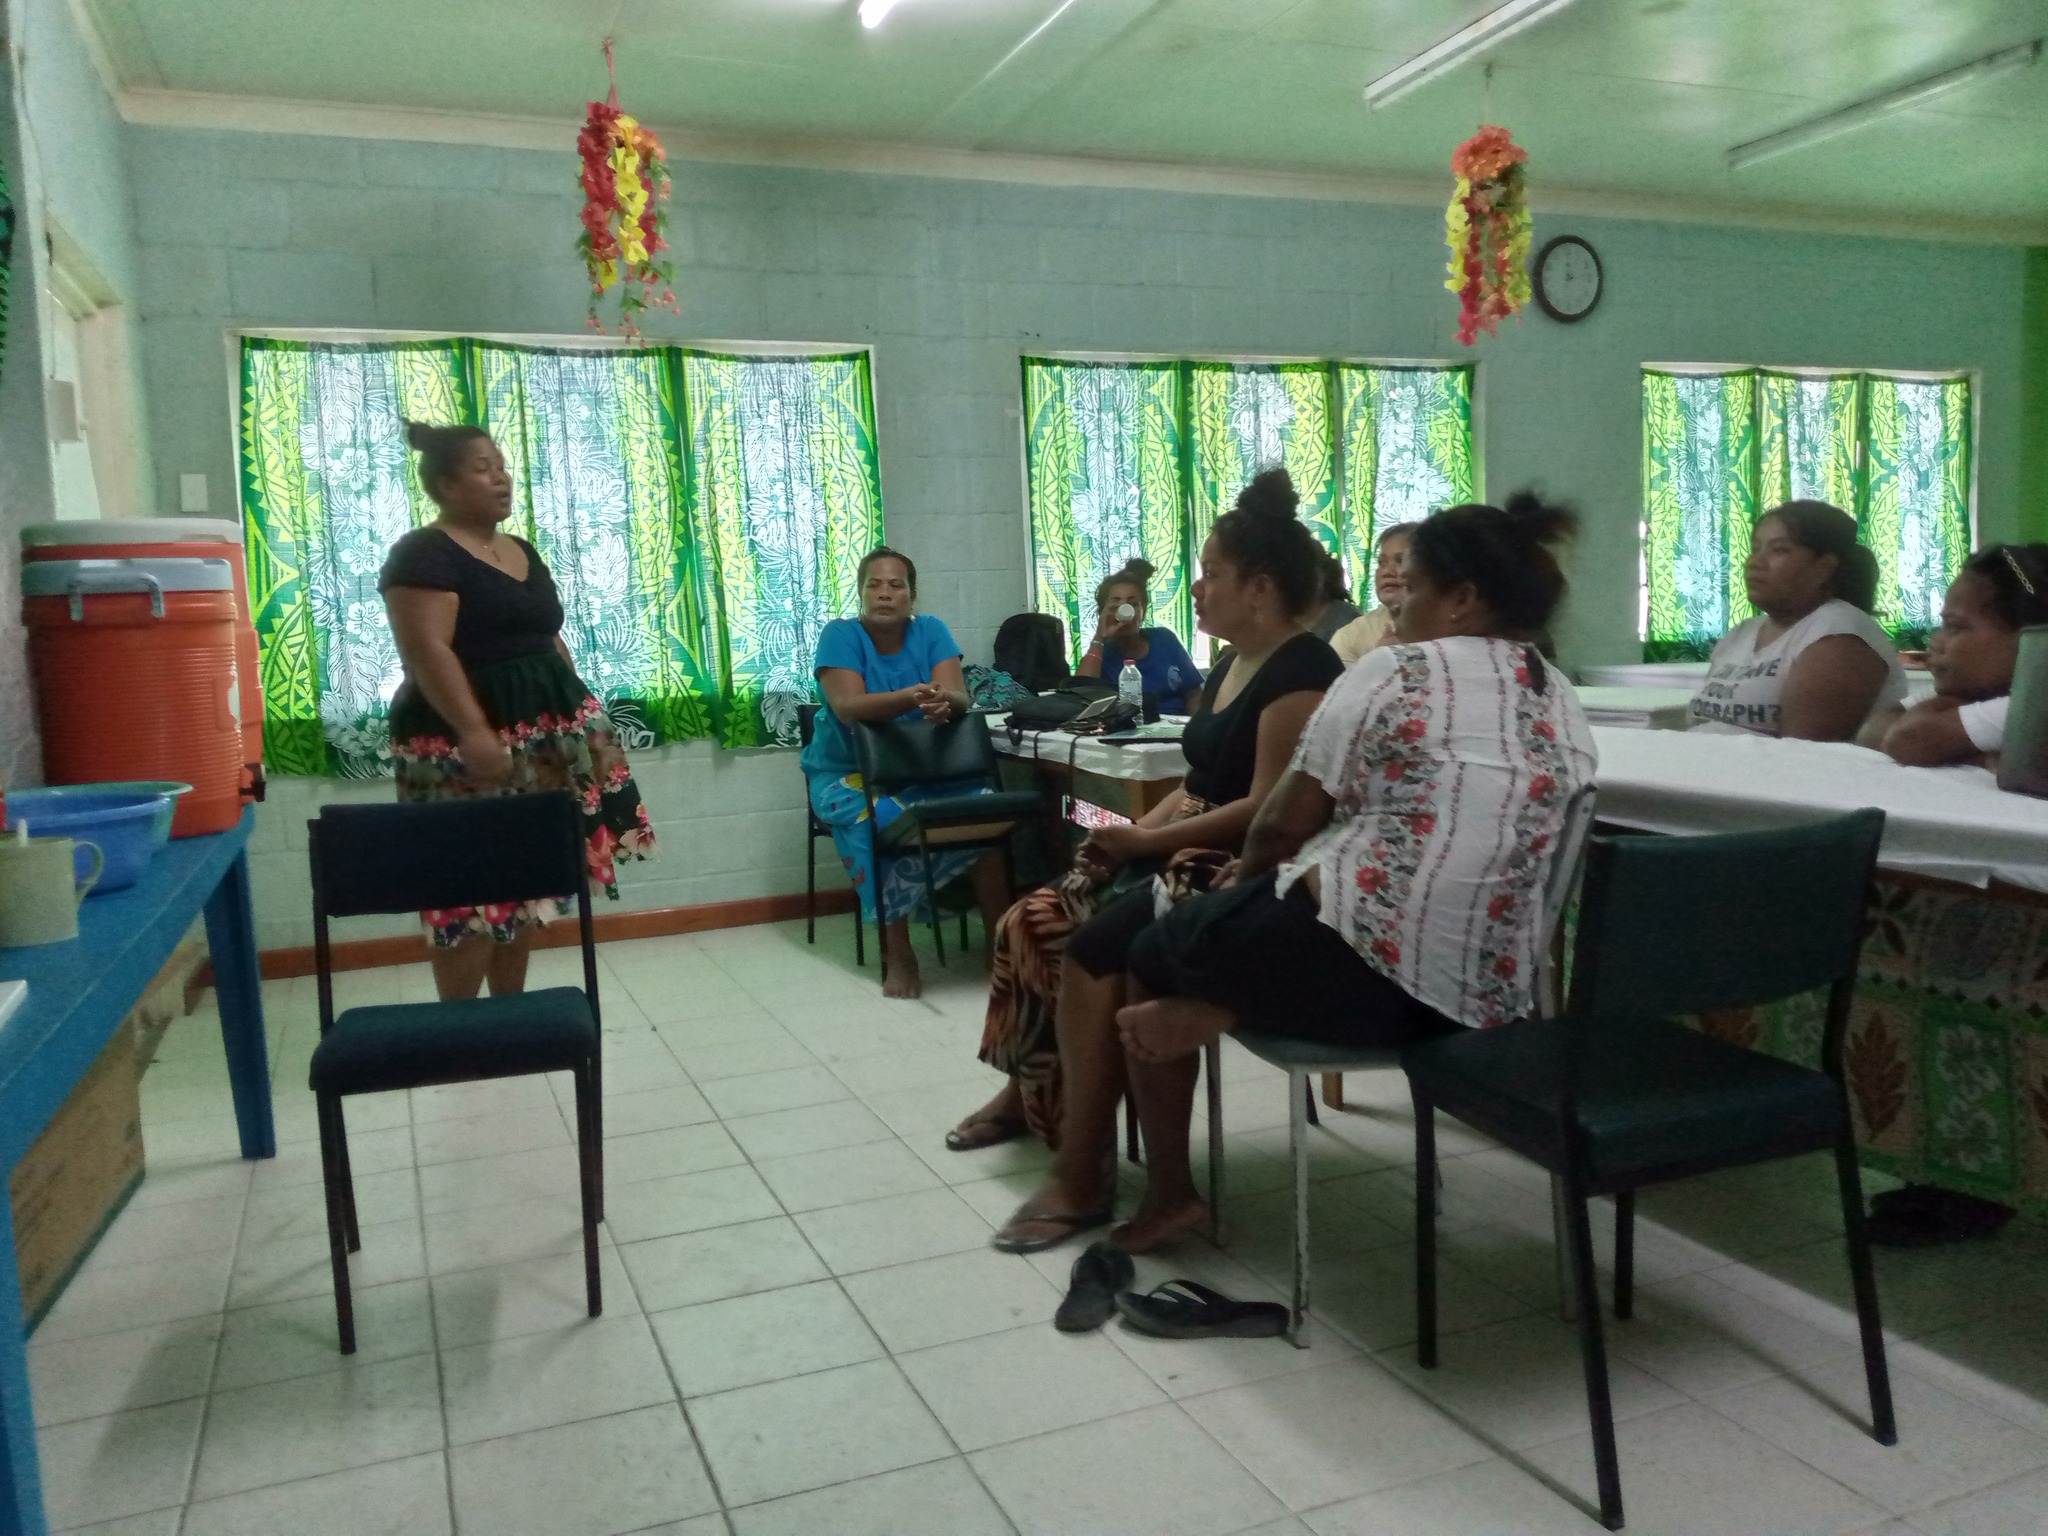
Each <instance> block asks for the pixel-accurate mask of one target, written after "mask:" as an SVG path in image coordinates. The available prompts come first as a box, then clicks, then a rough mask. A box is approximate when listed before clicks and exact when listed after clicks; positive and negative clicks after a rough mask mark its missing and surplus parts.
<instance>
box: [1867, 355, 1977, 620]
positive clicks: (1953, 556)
mask: <svg viewBox="0 0 2048 1536" xmlns="http://www.w3.org/2000/svg"><path fill="white" fill-rule="evenodd" d="M1866 388H1867V389H1868V391H1869V404H1868V407H1867V420H1868V433H1867V437H1866V448H1865V472H1864V473H1865V481H1864V501H1863V505H1862V507H1861V508H1860V509H1859V511H1860V517H1859V521H1860V522H1861V523H1862V527H1863V542H1864V543H1866V544H1868V545H1869V546H1870V547H1871V549H1872V550H1874V551H1875V552H1876V554H1877V619H1878V622H1879V623H1880V624H1882V625H1884V626H1885V628H1886V629H1888V630H1890V631H1891V632H1892V634H1893V635H1894V636H1896V637H1897V638H1898V640H1899V643H1900V644H1901V645H1905V646H1907V647H1908V648H1909V649H1918V648H1920V647H1922V646H1924V645H1925V644H1926V643H1927V632H1928V631H1929V630H1930V629H1933V628H1934V627H1935V626H1936V625H1938V624H1940V623H1941V600H1942V597H1943V595H1944V594H1945V593H1946V592H1947V590H1948V584H1949V582H1950V580H1952V579H1953V578H1954V576H1955V573H1956V572H1957V571H1959V570H1960V569H1962V564H1963V559H1964V557H1965V556H1967V555H1968V554H1969V552H1970V461H1971V441H1970V381H1969V380H1968V379H1888V378H1883V377H1880V376H1876V375H1873V376H1871V377H1870V378H1869V380H1868V381H1867V384H1866Z"/></svg>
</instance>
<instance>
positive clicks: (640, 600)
mask: <svg viewBox="0 0 2048 1536" xmlns="http://www.w3.org/2000/svg"><path fill="white" fill-rule="evenodd" d="M241 392H242V420H241V428H242V431H241V458H242V499H243V509H244V518H245V522H246V524H247V530H248V557H249V583H250V601H251V603H252V604H253V606H254V608H255V614H254V618H255V622H256V631H257V639H258V642H259V646H260V650H261V666H262V672H263V690H264V716H265V721H264V725H265V731H264V748H265V757H266V759H267V761H268V763H269V766H270V767H271V769H272V771H274V772H277V773H299V774H338V775H348V776H367V775H373V774H378V773H382V772H385V771H388V769H389V767H390V763H391V754H390V737H389V729H388V726H387V724H386V709H387V706H388V702H389V700H390V697H391V694H392V691H393V690H394V689H395V688H396V687H397V684H398V681H399V679H400V677H401V675H402V671H403V669H402V667H401V664H400V662H399V659H398V653H397V648H396V646H395V645H394V644H393V642H392V639H391V633H390V629H389V627H388V625H387V624H386V623H385V619H384V610H383V603H382V600H381V599H380V598H379V597H378V594H377V573H378V570H379V568H380V567H381V566H382V564H383V561H384V554H385V551H386V550H388V549H389V548H390V546H391V544H392V542H393V541H394V540H395V539H397V538H398V537H399V536H400V535H401V534H403V533H405V532H406V531H407V530H409V529H411V528H415V527H418V526H420V525H421V524H423V523H425V522H427V521H429V520H431V518H432V517H433V515H434V512H433V506H432V503H431V502H429V501H428V500H427V498H426V496H425V494H424V492H423V491H422V490H421V488H420V485H419V481H418V476H417V474H416V472H415V470H414V467H413V464H412V462H411V461H412V456H411V455H410V454H409V453H408V452H407V451H406V448H405V443H404V437H403V431H402V428H401V425H400V423H401V422H402V421H403V420H405V419H406V418H412V419H415V420H423V421H434V422H470V423H474V424H476V425H478V426H482V427H484V428H486V429H487V430H488V431H489V432H490V433H491V435H492V436H493V437H494V438H496V439H497V441H498V444H499V446H500V447H501V448H502V449H503V450H504V453H505V459H506V464H507V467H508V468H509V469H510V471H511V473H512V480H513V486H514V492H513V497H514V510H513V517H512V522H511V524H510V527H511V529H512V531H513V532H515V533H518V534H520V535H521V536H522V537H524V538H527V539H530V540H531V541H532V542H533V544H534V546H535V547H536V548H537V549H539V550H540V552H541V556H542V558H543V559H545V560H546V561H547V563H548V566H549V568H550V569H551V570H552V571H553V573H554V576H555V580H556V583H557V585H558V586H559V587H560V589H561V594H562V605H563V609H564V612H565V616H566V617H565V623H564V627H563V638H564V640H565V641H566V642H567V643H568V645H569V648H570V651H571V653H572V654H573V655H574V656H575V658H576V664H577V669H578V671H579V672H581V673H582V675H583V677H584V679H585V681H587V682H588V683H589V684H590V685H591V687H592V688H593V689H595V690H596V691H597V693H598V694H599V696H600V697H602V698H603V699H604V701H605V703H606V707H607V708H608V709H609V710H610V711H611V712H612V716H613V719H614V720H615V722H616V723H617V725H618V726H619V729H620V732H621V735H622V736H623V737H624V738H625V739H626V741H627V744H628V745H629V746H637V747H646V746H652V745H655V744H658V743H661V742H669V741H683V740H691V739H697V738H705V737H709V738H712V739H715V740H717V741H719V742H720V743H721V744H723V745H726V746H734V747H738V746H755V745H760V744H763V743H770V742H773V743H781V744H794V742H795V741H796V735H797V730H796V705H797V704H798V702H800V701H801V700H803V699H808V698H809V697H811V693H812V688H813V683H812V679H811V678H810V676H809V673H808V669H807V667H805V666H804V665H802V663H804V662H806V661H807V660H808V658H809V656H810V655H811V654H812V652H813V650H814V649H815V646H816V643H817V637H818V631H819V630H820V629H822V628H823V626H824V624H825V623H826V621H827V620H828V619H830V618H831V617H832V616H833V615H834V614H836V613H842V612H847V611H849V610H850V609H851V607H852V605H853V603H854V602H855V598H856V594H855V582H854V567H855V564H856V562H857V561H858V560H859V558H860V556H861V554H863V553H865V552H866V550H867V549H868V548H869V547H870V546H871V545H873V544H874V543H876V542H878V541H879V540H880V538H881V529H882V514H881V485H880V479H879V475H878V472H877V467H876V458H875V434H874V407H873V401H872V395H871V391H870V386H869V370H868V359H867V354H866V353H864V352H860V353H851V354H833V355H821V356H788V355H761V356H753V355H737V354H713V353H705V352H696V351H691V350H688V349H683V348H654V347H649V348H639V349H611V348H594V347H545V346H517V345H512V344H509V343H500V342H484V341H475V340H470V339H465V338H451V339H447V340H435V341H405V342H375V343H366V344H339V343H325V342H304V341H287V340H278V339H273V338H267V337H247V338H245V339H244V341H243V346H242V380H241ZM792 658H794V659H792Z"/></svg>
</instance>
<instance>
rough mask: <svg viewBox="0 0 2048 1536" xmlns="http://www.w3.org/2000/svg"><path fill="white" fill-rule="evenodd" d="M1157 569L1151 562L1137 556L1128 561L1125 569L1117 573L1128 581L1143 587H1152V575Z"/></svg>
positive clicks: (1125, 563)
mask: <svg viewBox="0 0 2048 1536" xmlns="http://www.w3.org/2000/svg"><path fill="white" fill-rule="evenodd" d="M1156 569H1157V567H1156V566H1154V565H1153V564H1152V562H1151V561H1150V560H1147V559H1145V558H1144V557H1143V556H1137V557H1134V558H1132V559H1129V560H1126V561H1125V562H1124V568H1123V569H1122V570H1121V571H1118V572H1117V576H1118V577H1120V578H1122V579H1123V580H1126V581H1135V582H1136V583H1137V584H1138V585H1139V586H1141V587H1144V586H1150V585H1151V582H1152V573H1153V571H1154V570H1156Z"/></svg>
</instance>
